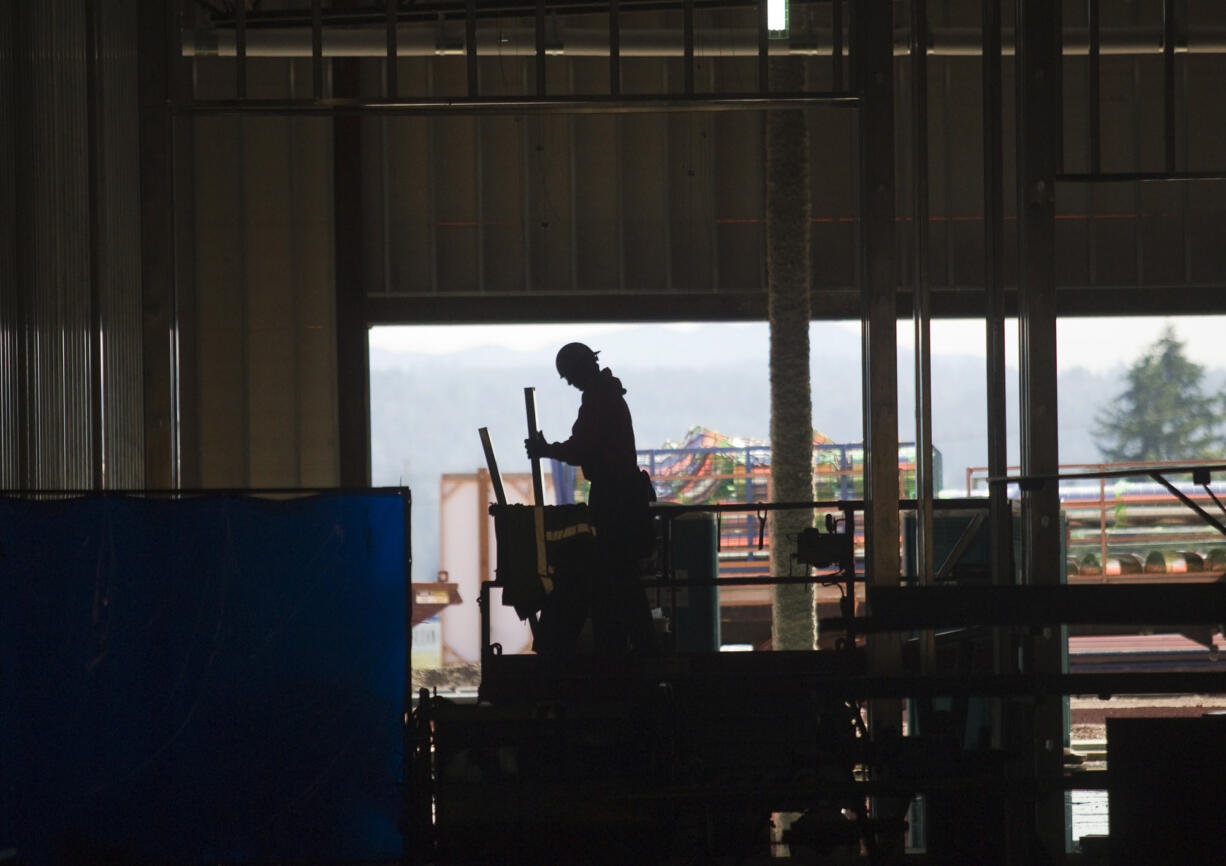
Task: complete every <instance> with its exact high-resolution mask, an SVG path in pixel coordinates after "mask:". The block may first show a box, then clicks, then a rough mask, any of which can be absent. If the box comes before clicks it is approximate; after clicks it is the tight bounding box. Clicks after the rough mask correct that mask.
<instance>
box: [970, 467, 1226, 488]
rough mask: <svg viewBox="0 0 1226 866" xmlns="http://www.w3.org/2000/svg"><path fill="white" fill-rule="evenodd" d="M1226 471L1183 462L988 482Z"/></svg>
mask: <svg viewBox="0 0 1226 866" xmlns="http://www.w3.org/2000/svg"><path fill="white" fill-rule="evenodd" d="M1197 471H1200V472H1226V463H1200V464H1196V463H1184V464H1173V465H1169V466H1165V465H1164V466H1145V465H1138V466H1134V467H1132V468H1130V469H1104V470H1102V471H1099V472H1051V473H1039V474H1034V475H1006V476H1001V477H990V478H989V479H988V481H989V482H993V481H1000V482H1004V483H1006V484H1019V485H1027V484H1030V485H1035V486H1039V485H1042V484H1044V483H1046V482H1048V481H1084V480H1086V479H1090V478H1132V477H1134V476H1140V475H1151V474H1153V473H1154V472H1165V473H1166V474H1167V475H1183V474H1188V475H1190V474H1192V473H1193V472H1197Z"/></svg>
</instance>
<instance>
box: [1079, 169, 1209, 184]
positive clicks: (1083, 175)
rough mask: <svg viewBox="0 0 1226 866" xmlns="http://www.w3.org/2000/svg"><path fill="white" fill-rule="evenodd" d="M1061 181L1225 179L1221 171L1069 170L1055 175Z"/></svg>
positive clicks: (1154, 181)
mask: <svg viewBox="0 0 1226 866" xmlns="http://www.w3.org/2000/svg"><path fill="white" fill-rule="evenodd" d="M1056 180H1057V181H1059V182H1061V183H1189V182H1196V181H1218V180H1226V172H1223V171H1111V172H1069V173H1065V174H1058V175H1056Z"/></svg>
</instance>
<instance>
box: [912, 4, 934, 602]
mask: <svg viewBox="0 0 1226 866" xmlns="http://www.w3.org/2000/svg"><path fill="white" fill-rule="evenodd" d="M927 43H928V4H927V0H911V197H912V201H911V207H912V211H911V217H912V218H911V227H912V292H913V301H912V309H913V319H914V328H915V397H916V399H915V451H916V454H915V467H916V476H915V481H916V492H915V496H916V499H917V500H919V503H920V507H919V508H918V509H917V513H916V517H917V523H918V528H917V532H916V550H917V554H918V555H917V567H918V569H919V574H920V577H921V580H927V579H928V578H929V577H930V576H931V575H932V566H933V556H932V548H931V540H932V494H933V491H932V448H931V442H932V345H931V341H932V297H931V293H930V291H929V286H928V240H929V237H928V235H929V219H928V217H929V209H928V52H927Z"/></svg>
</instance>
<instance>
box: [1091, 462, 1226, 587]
mask: <svg viewBox="0 0 1226 866" xmlns="http://www.w3.org/2000/svg"><path fill="white" fill-rule="evenodd" d="M1149 477H1150V478H1152V479H1154V480H1155V481H1157V482H1158V483H1159V484H1161V485H1162V486H1163V487H1165V488H1166V489H1167V490H1169V491H1170V492H1171V494H1172V495H1174V496H1175V497H1177V498H1178V499H1179V501H1180V502H1182V503H1183V504H1184V505H1186V506H1188V508H1191V509H1192V510H1193V511H1195V512H1196V513H1197V514H1199V515H1200V518H1201V520H1203V521H1205V523H1208V524H1209V525H1210V526H1212V527H1213V528H1214V529H1216V530H1217V531H1218V532H1220V533H1222V535H1226V525H1223V524H1222V521H1220V520H1218V519H1217V518H1216V517H1214V516H1213V515H1212V514H1210V513H1209V512H1208V511H1206V510H1205V509H1203V508H1201V507H1200V505H1199V504H1198V503H1196V502H1193V501H1192V499H1191V498H1190V497H1189V496H1188V495H1187V494H1186V493H1184V492H1183V491H1182V490H1180V489H1179V488H1178V487H1176V486H1175V485H1174V484H1172V483H1171V482H1169V481H1167V480H1166V477H1165V476H1164V475H1163V474H1162V473H1160V472H1151V473H1149ZM1220 504H1221V503H1219V505H1220ZM1104 567H1105V564H1104Z"/></svg>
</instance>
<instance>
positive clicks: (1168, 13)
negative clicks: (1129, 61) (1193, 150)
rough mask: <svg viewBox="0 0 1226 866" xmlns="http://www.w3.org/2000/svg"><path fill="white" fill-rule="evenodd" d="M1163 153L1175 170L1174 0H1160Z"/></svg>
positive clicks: (1167, 168)
mask: <svg viewBox="0 0 1226 866" xmlns="http://www.w3.org/2000/svg"><path fill="white" fill-rule="evenodd" d="M1162 93H1163V106H1162V107H1163V131H1164V133H1165V134H1164V136H1163V142H1164V148H1163V153H1164V154H1165V157H1166V162H1165V165H1166V170H1167V171H1168V172H1173V171H1174V170H1175V0H1162Z"/></svg>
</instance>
